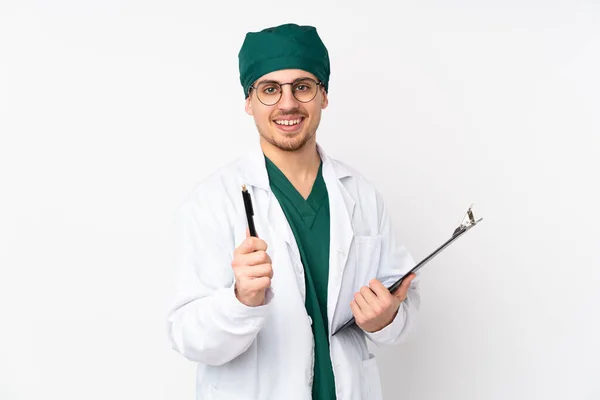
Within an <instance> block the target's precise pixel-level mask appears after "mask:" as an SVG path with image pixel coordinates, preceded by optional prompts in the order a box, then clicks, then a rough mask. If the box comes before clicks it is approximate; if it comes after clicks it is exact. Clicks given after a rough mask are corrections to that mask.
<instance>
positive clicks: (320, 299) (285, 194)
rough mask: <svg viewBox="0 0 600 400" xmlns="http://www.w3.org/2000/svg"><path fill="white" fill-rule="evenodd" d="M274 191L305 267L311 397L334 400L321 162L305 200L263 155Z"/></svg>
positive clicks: (325, 199)
mask: <svg viewBox="0 0 600 400" xmlns="http://www.w3.org/2000/svg"><path fill="white" fill-rule="evenodd" d="M265 162H266V167H267V173H268V175H269V183H270V186H271V190H272V191H273V194H274V195H275V197H276V198H277V200H278V201H279V204H280V205H281V208H282V209H283V212H284V214H285V216H286V218H287V220H288V223H289V224H290V227H291V229H292V232H293V233H294V237H295V239H296V243H297V244H298V249H299V250H300V258H301V260H302V265H303V266H304V277H305V284H306V301H305V306H306V311H307V313H308V315H309V316H310V317H311V318H312V331H313V336H314V342H315V363H314V378H313V386H312V398H313V399H318V400H330V399H335V398H336V395H335V380H334V376H333V368H332V366H331V358H330V353H329V333H328V323H327V321H328V320H327V283H328V277H329V197H328V194H327V187H326V186H325V181H324V180H323V171H322V169H323V163H322V162H321V165H320V166H319V172H318V174H317V178H316V180H315V182H314V184H313V187H312V190H311V192H310V195H309V196H308V198H307V199H306V200H305V199H304V197H302V195H301V194H300V193H299V192H298V191H297V190H296V188H295V187H294V186H293V185H292V183H291V182H290V181H289V180H288V179H287V178H286V176H285V175H284V174H283V172H281V170H280V169H279V168H278V167H277V166H276V165H275V164H274V163H273V162H272V161H271V160H269V159H268V158H267V157H265Z"/></svg>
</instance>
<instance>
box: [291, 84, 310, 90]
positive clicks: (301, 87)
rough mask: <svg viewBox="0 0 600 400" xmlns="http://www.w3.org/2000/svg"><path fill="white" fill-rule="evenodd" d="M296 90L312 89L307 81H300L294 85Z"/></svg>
mask: <svg viewBox="0 0 600 400" xmlns="http://www.w3.org/2000/svg"><path fill="white" fill-rule="evenodd" d="M294 90H295V91H297V92H306V91H307V90H310V86H309V85H307V84H306V83H298V84H297V85H295V86H294Z"/></svg>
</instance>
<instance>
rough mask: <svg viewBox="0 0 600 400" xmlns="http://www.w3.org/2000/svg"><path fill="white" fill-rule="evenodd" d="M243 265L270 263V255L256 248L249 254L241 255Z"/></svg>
mask: <svg viewBox="0 0 600 400" xmlns="http://www.w3.org/2000/svg"><path fill="white" fill-rule="evenodd" d="M240 258H242V263H243V265H260V264H270V263H271V257H269V255H268V254H267V252H266V251H264V250H257V251H255V252H253V253H250V254H244V255H243V256H242V257H240Z"/></svg>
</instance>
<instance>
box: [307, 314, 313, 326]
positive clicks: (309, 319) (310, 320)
mask: <svg viewBox="0 0 600 400" xmlns="http://www.w3.org/2000/svg"><path fill="white" fill-rule="evenodd" d="M308 321H309V322H310V324H311V325H312V318H311V317H310V315H309V316H308Z"/></svg>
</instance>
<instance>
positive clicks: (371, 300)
mask: <svg viewBox="0 0 600 400" xmlns="http://www.w3.org/2000/svg"><path fill="white" fill-rule="evenodd" d="M360 294H362V295H363V297H364V299H365V301H366V302H367V304H369V305H370V306H371V307H373V306H374V305H376V304H377V303H378V302H379V299H378V298H377V295H376V294H375V293H374V292H373V291H372V290H371V288H370V287H368V286H363V287H361V288H360Z"/></svg>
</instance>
